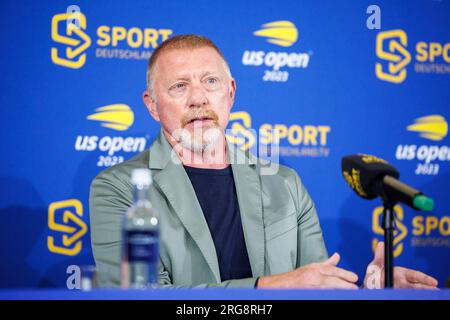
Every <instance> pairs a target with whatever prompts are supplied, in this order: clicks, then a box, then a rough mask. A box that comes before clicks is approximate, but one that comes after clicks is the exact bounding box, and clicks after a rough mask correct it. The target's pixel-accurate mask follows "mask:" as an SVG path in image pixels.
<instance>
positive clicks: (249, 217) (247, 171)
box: [228, 143, 265, 277]
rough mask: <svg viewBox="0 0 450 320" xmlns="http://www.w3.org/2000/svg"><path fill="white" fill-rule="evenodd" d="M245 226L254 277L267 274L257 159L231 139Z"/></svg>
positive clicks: (229, 145) (234, 172)
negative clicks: (243, 150)
mask: <svg viewBox="0 0 450 320" xmlns="http://www.w3.org/2000/svg"><path fill="white" fill-rule="evenodd" d="M228 152H229V158H230V163H232V169H233V177H234V182H235V185H236V193H237V197H238V201H239V209H240V212H241V220H242V228H243V230H244V237H245V244H246V247H247V252H248V255H249V260H250V265H251V268H252V274H253V276H254V277H258V276H262V275H264V265H265V237H264V223H263V211H262V198H261V183H260V180H259V173H258V165H257V159H256V158H255V157H254V156H253V155H251V154H245V153H244V152H242V151H241V150H239V149H238V148H237V146H236V145H233V144H231V143H228Z"/></svg>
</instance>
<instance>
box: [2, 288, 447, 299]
mask: <svg viewBox="0 0 450 320" xmlns="http://www.w3.org/2000/svg"><path fill="white" fill-rule="evenodd" d="M0 300H450V289H441V290H364V289H361V290H255V289H152V290H92V291H81V290H67V289H66V290H61V289H54V290H48V289H45V290H41V289H29V290H28V289H27V290H0Z"/></svg>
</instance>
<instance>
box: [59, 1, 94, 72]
mask: <svg viewBox="0 0 450 320" xmlns="http://www.w3.org/2000/svg"><path fill="white" fill-rule="evenodd" d="M71 7H72V6H71ZM71 7H69V8H68V9H67V11H68V13H61V14H56V15H55V16H53V18H52V40H53V41H54V42H56V43H59V44H62V45H64V46H66V47H65V52H64V50H62V49H58V48H55V47H52V49H51V59H52V61H53V63H54V64H57V65H60V66H63V67H67V68H72V69H79V68H81V67H82V66H84V64H85V63H86V53H85V51H86V50H87V48H89V47H90V45H91V38H90V37H89V36H88V35H87V34H86V33H85V30H86V25H87V22H86V16H85V15H84V14H83V13H81V12H79V11H76V10H77V8H78V7H76V6H73V7H76V8H75V9H74V8H72V9H71ZM71 10H75V11H74V12H71V13H69V12H70V11H71ZM78 10H79V9H78ZM62 24H65V28H61V29H60V28H59V26H60V25H62ZM59 30H64V33H63V34H60V33H59ZM74 35H76V36H78V38H75V37H74Z"/></svg>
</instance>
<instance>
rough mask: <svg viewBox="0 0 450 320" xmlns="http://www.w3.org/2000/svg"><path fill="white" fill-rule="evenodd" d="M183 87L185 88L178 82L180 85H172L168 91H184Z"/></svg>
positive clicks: (184, 85) (183, 84)
mask: <svg viewBox="0 0 450 320" xmlns="http://www.w3.org/2000/svg"><path fill="white" fill-rule="evenodd" d="M185 87H186V84H185V83H182V82H180V83H176V84H174V85H173V86H172V87H171V88H170V89H172V90H182V89H184V88H185Z"/></svg>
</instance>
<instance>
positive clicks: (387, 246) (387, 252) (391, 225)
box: [375, 180, 398, 288]
mask: <svg viewBox="0 0 450 320" xmlns="http://www.w3.org/2000/svg"><path fill="white" fill-rule="evenodd" d="M375 187H376V188H377V189H378V194H379V195H380V197H381V199H382V200H383V221H382V226H383V230H384V287H385V288H393V287H394V231H395V228H396V225H395V211H394V206H395V205H396V204H397V202H398V200H396V199H395V198H394V197H392V196H389V192H388V191H387V190H386V189H385V188H384V186H383V183H382V182H381V180H378V181H377V184H376V185H375Z"/></svg>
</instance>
